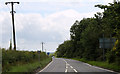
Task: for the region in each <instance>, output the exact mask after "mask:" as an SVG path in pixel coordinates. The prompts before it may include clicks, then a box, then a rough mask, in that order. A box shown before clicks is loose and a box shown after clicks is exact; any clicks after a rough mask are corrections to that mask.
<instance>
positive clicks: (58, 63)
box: [38, 58, 118, 74]
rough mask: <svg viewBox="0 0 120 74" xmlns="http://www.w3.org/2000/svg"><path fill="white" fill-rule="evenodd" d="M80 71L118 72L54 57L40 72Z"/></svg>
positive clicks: (82, 72) (104, 73) (95, 72)
mask: <svg viewBox="0 0 120 74" xmlns="http://www.w3.org/2000/svg"><path fill="white" fill-rule="evenodd" d="M43 72H44V73H45V72H46V73H50V72H52V73H59V72H62V73H79V74H85V73H86V74H118V73H115V72H113V71H110V70H107V69H103V68H99V67H96V66H92V65H89V64H87V63H83V62H80V61H76V60H71V59H63V58H53V60H52V62H51V63H49V64H48V65H47V66H46V67H45V68H44V69H42V70H41V71H39V73H43ZM39 73H38V74H39Z"/></svg>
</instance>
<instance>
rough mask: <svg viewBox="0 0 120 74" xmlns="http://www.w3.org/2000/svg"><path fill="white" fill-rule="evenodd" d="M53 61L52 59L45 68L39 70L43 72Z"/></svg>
mask: <svg viewBox="0 0 120 74" xmlns="http://www.w3.org/2000/svg"><path fill="white" fill-rule="evenodd" d="M52 62H53V61H51V62H50V63H49V64H48V65H47V66H46V67H45V68H43V69H42V70H40V71H39V72H42V71H43V70H45V69H46V68H47V67H48V66H49V65H50V64H51V63H52Z"/></svg>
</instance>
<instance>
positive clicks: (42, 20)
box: [0, 0, 113, 52]
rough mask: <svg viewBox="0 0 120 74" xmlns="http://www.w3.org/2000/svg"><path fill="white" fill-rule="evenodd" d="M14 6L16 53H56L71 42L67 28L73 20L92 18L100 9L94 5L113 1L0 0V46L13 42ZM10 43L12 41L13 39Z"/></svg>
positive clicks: (3, 46) (4, 46) (7, 46)
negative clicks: (6, 3) (63, 44)
mask: <svg viewBox="0 0 120 74" xmlns="http://www.w3.org/2000/svg"><path fill="white" fill-rule="evenodd" d="M8 1H9V2H10V1H19V2H20V4H14V10H15V11H16V13H15V30H16V43H17V50H25V51H37V50H41V48H42V46H41V43H42V42H44V50H45V49H46V51H47V52H55V51H56V49H57V47H58V46H59V44H61V43H63V42H64V41H65V40H69V39H70V27H71V26H72V25H73V23H74V22H75V21H76V20H79V21H80V20H82V19H83V18H90V17H94V14H95V13H96V12H103V10H101V9H99V8H97V7H94V6H95V5H97V4H103V5H105V4H108V3H112V2H113V0H0V47H1V48H9V43H10V39H12V38H13V37H12V22H11V20H12V19H11V14H10V11H11V5H10V4H8V5H5V2H8ZM12 41H13V40H12Z"/></svg>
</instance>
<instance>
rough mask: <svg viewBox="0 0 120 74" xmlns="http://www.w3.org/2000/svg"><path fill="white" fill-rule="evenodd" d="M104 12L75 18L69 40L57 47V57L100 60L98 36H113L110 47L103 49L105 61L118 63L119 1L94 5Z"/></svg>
mask: <svg viewBox="0 0 120 74" xmlns="http://www.w3.org/2000/svg"><path fill="white" fill-rule="evenodd" d="M95 7H98V8H100V9H103V10H104V12H102V13H100V12H97V13H96V14H94V17H92V18H83V19H82V20H81V21H79V20H76V21H75V23H74V24H73V25H72V26H71V28H70V38H71V39H70V40H67V41H64V42H63V43H62V44H60V45H59V46H58V48H57V51H56V54H57V57H67V58H74V57H75V58H84V59H86V60H94V61H102V60H103V55H102V54H103V50H102V49H101V48H99V38H103V35H104V37H105V38H110V37H112V38H115V39H116V42H115V45H114V46H113V48H112V49H105V51H104V53H105V61H107V62H109V63H117V64H119V65H120V62H119V61H120V2H114V3H109V5H95Z"/></svg>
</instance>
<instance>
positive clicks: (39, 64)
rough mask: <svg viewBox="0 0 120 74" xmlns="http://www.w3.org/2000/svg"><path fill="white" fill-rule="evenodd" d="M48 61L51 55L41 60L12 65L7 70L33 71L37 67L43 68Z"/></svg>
mask: <svg viewBox="0 0 120 74" xmlns="http://www.w3.org/2000/svg"><path fill="white" fill-rule="evenodd" d="M50 61H51V57H49V58H47V59H45V60H42V61H40V62H39V61H36V62H33V63H28V64H23V65H17V66H12V67H11V69H10V70H9V72H34V71H35V70H36V69H37V68H40V69H42V68H44V67H45V66H46V65H47V64H48V63H49V62H50Z"/></svg>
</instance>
